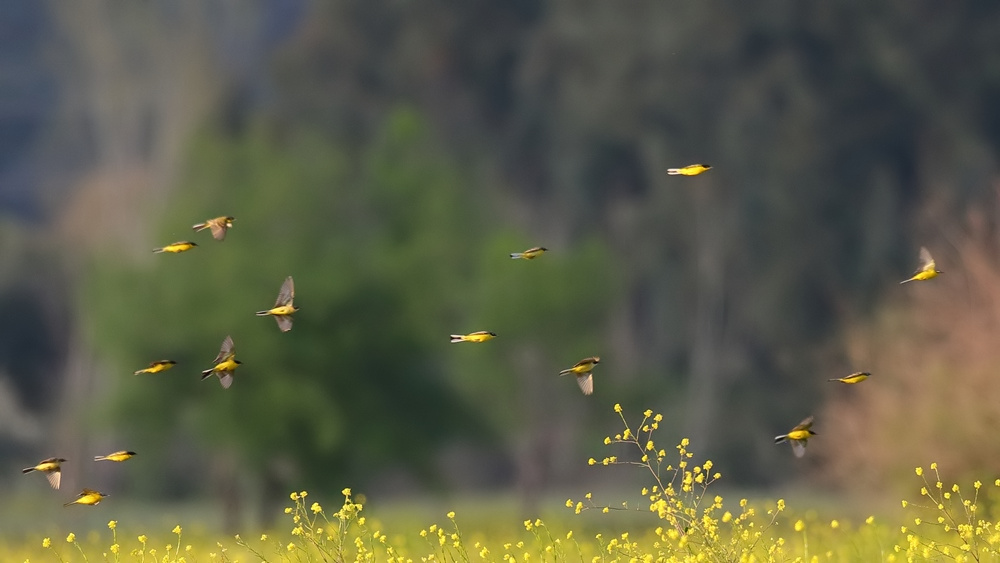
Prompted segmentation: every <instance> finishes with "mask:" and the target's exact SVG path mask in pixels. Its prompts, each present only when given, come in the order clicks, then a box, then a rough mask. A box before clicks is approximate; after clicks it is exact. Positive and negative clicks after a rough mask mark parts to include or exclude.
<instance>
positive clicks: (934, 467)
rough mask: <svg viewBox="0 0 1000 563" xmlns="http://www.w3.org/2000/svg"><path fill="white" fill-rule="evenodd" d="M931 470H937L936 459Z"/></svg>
mask: <svg viewBox="0 0 1000 563" xmlns="http://www.w3.org/2000/svg"><path fill="white" fill-rule="evenodd" d="M931 470H932V471H937V462H936V461H935V462H934V463H932V464H931Z"/></svg>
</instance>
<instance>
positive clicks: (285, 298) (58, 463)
mask: <svg viewBox="0 0 1000 563" xmlns="http://www.w3.org/2000/svg"><path fill="white" fill-rule="evenodd" d="M233 220H234V219H233V217H229V216H224V217H216V218H214V219H209V220H207V221H205V222H204V223H198V224H197V225H194V227H193V228H194V230H195V232H200V231H204V230H206V229H209V230H211V232H212V237H213V238H215V239H216V240H220V241H221V240H225V238H226V232H227V231H228V230H229V229H230V228H231V227H232V226H233ZM196 246H198V245H197V244H196V243H194V242H191V241H180V242H175V243H172V244H168V245H167V246H164V247H162V248H157V249H154V250H153V252H154V253H157V254H159V253H164V252H169V253H173V254H176V253H179V252H186V251H188V250H191V249H192V248H195V247H196ZM294 300H295V282H294V281H293V280H292V276H288V277H287V278H286V279H285V281H284V283H282V284H281V289H280V290H279V291H278V299H277V300H276V301H275V302H274V306H273V307H271V308H270V309H265V310H263V311H258V312H257V316H261V317H264V316H269V317H274V320H275V321H277V323H278V329H280V330H281V332H288V331H289V330H291V329H292V315H293V314H294V313H295V312H296V311H298V310H299V309H298V308H297V307H296V306H295V304H294ZM176 364H177V362H175V361H174V360H157V361H155V362H152V363H150V364H149V366H147V367H145V368H143V369H140V370H137V371H136V372H135V375H140V374H144V373H148V374H153V373H159V372H161V371H166V370H168V369H170V368H172V367H174V365H176ZM239 365H240V361H239V360H237V359H236V346H235V345H234V344H233V339H232V337H231V336H226V338H225V340H223V341H222V347H221V348H220V349H219V354H218V355H217V356H216V357H215V360H213V361H212V367H210V368H208V369H206V370H204V371H203V372H201V378H202V379H205V378H208V377H211V376H213V375H215V376H216V377H218V378H219V383H220V384H222V387H223V388H224V389H229V387H230V386H231V385H232V384H233V373H234V372H235V371H236V368H237V367H239ZM135 455H136V453H135V452H133V451H128V450H122V451H118V452H114V453H110V454H108V455H101V456H95V457H94V461H114V462H123V461H126V460H128V459H131V458H132V457H133V456H135ZM65 461H66V460H65V459H64V458H61V457H50V458H48V459H44V460H42V461H40V462H38V463H37V464H36V465H33V466H31V467H25V468H24V469H22V470H21V472H22V473H32V472H35V471H37V472H39V473H44V474H45V477H46V478H47V479H48V481H49V485H51V486H52V488H53V489H58V488H59V484H60V482H61V481H62V464H63V463H64V462H65ZM107 496H109V495H108V494H107V493H102V492H100V491H96V490H94V489H83V491H82V492H81V493H80V494H79V495H77V498H76V499H75V500H73V501H71V502H67V503H66V504H64V505H63V506H70V505H72V504H82V505H88V506H94V505H97V504H100V502H101V500H102V499H104V498H105V497H107Z"/></svg>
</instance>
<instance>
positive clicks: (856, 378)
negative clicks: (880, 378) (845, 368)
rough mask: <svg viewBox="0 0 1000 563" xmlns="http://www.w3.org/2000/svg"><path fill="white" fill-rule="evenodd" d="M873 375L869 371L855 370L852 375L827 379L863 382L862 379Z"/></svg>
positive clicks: (842, 381) (843, 381)
mask: <svg viewBox="0 0 1000 563" xmlns="http://www.w3.org/2000/svg"><path fill="white" fill-rule="evenodd" d="M869 377H871V374H870V373H868V372H867V371H858V372H854V373H852V374H851V375H845V376H844V377H835V378H833V379H828V380H827V381H839V382H841V383H852V384H853V383H861V382H862V381H864V380H866V379H868V378H869Z"/></svg>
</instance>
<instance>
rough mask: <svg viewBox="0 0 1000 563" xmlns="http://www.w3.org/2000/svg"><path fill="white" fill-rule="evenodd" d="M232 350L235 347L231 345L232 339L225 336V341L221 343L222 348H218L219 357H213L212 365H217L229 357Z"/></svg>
mask: <svg viewBox="0 0 1000 563" xmlns="http://www.w3.org/2000/svg"><path fill="white" fill-rule="evenodd" d="M234 348H235V345H234V344H233V337H232V336H226V339H225V340H223V341H222V347H221V348H219V355H218V356H216V357H215V360H214V363H219V362H220V361H222V360H224V359H226V358H228V357H229V356H231V355H232V354H233V349H234Z"/></svg>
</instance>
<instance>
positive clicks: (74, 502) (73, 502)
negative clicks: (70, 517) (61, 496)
mask: <svg viewBox="0 0 1000 563" xmlns="http://www.w3.org/2000/svg"><path fill="white" fill-rule="evenodd" d="M71 504H76V501H75V500H74V501H72V502H67V503H66V504H64V505H63V507H66V506H69V505H71Z"/></svg>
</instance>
